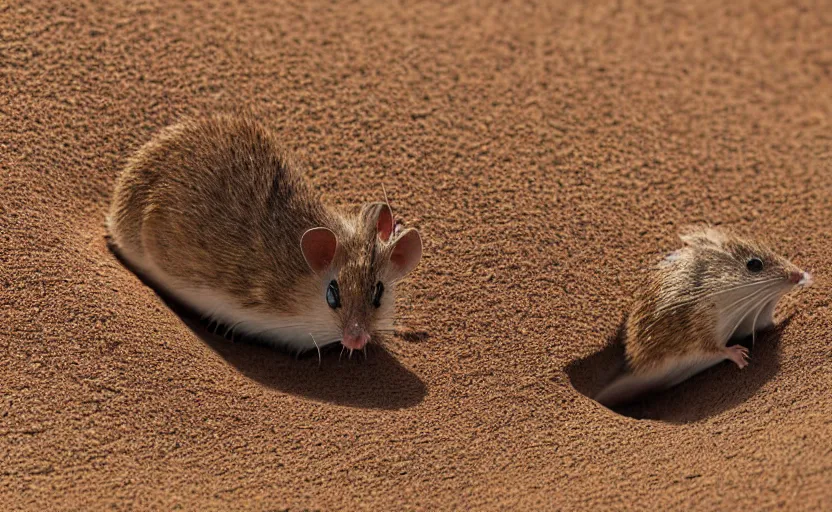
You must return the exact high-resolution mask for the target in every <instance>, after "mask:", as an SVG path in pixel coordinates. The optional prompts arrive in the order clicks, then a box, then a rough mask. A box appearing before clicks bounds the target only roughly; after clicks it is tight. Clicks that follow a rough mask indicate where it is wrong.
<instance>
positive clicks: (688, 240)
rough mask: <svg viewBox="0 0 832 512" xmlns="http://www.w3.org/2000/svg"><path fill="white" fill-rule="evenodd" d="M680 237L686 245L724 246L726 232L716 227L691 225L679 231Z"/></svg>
mask: <svg viewBox="0 0 832 512" xmlns="http://www.w3.org/2000/svg"><path fill="white" fill-rule="evenodd" d="M679 238H680V239H681V240H682V242H684V243H685V244H686V245H698V246H703V245H710V246H713V247H722V245H723V244H724V243H725V234H724V233H723V232H722V231H720V230H718V229H715V228H710V227H708V228H701V227H689V228H685V229H683V230H682V232H681V233H679Z"/></svg>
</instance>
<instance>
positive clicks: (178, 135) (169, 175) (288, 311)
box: [107, 115, 422, 352]
mask: <svg viewBox="0 0 832 512" xmlns="http://www.w3.org/2000/svg"><path fill="white" fill-rule="evenodd" d="M356 210H357V211H352V212H346V211H339V210H336V209H334V208H331V207H328V206H326V205H325V204H324V203H323V202H321V199H320V197H319V195H318V194H317V193H316V192H315V191H313V190H312V188H311V187H310V186H309V185H308V184H307V183H306V181H305V179H304V176H303V172H302V170H301V167H300V166H299V164H298V163H297V162H296V161H295V160H294V159H293V158H292V157H291V156H290V155H289V154H288V153H287V152H286V151H285V150H283V149H282V147H281V145H280V144H279V142H278V139H277V137H276V136H275V134H274V133H273V132H272V131H270V130H269V129H267V128H266V127H265V126H263V125H262V124H260V123H258V122H256V121H254V120H252V119H251V118H249V117H246V116H221V115H214V116H206V117H201V118H189V119H186V120H183V121H182V122H179V123H178V124H175V125H173V126H170V127H168V128H165V129H163V130H162V131H161V132H160V133H159V134H158V135H156V136H155V137H154V138H153V139H152V140H151V141H150V142H148V143H147V144H146V145H145V146H143V147H142V148H141V149H140V150H139V151H138V152H137V153H136V154H135V155H134V156H133V157H132V158H130V160H129V162H128V163H127V165H126V167H125V169H124V170H123V172H122V173H121V175H120V177H119V179H118V181H117V184H116V188H115V195H114V198H113V201H112V206H111V209H110V212H109V215H108V219H107V224H108V230H109V235H110V242H111V244H112V246H113V247H114V249H115V250H116V251H117V253H118V254H119V255H120V256H121V257H122V258H123V259H125V260H126V261H127V263H128V264H130V265H131V266H134V267H135V268H136V269H137V270H138V271H140V272H141V273H143V274H144V275H146V276H147V277H148V278H149V279H150V280H151V281H152V282H153V283H155V286H158V287H160V288H161V289H163V290H164V291H165V292H167V293H169V294H170V295H172V296H174V297H175V298H176V299H178V300H180V301H181V302H183V303H184V304H186V305H187V306H189V307H190V308H192V309H194V310H195V311H197V312H198V313H200V314H201V315H204V316H205V317H208V318H211V319H212V320H215V321H218V322H220V323H222V324H225V325H228V326H233V329H234V331H235V332H242V333H248V334H252V335H257V336H259V337H262V338H264V339H266V340H267V341H269V342H271V343H273V344H275V345H279V346H283V347H285V348H288V349H290V350H294V351H298V352H300V351H305V350H308V349H312V348H316V347H318V348H319V347H321V346H323V345H327V344H330V343H335V342H338V341H340V342H341V343H342V344H343V346H344V347H345V348H346V349H349V350H351V351H352V350H358V349H363V348H364V347H365V346H366V344H367V343H368V342H369V341H370V340H371V337H373V336H374V335H375V334H377V333H380V332H385V331H390V330H392V328H393V319H394V302H395V289H396V282H397V281H398V280H400V279H401V278H402V277H404V276H405V275H406V274H407V273H408V272H410V271H411V270H412V269H413V268H414V267H415V266H416V264H417V263H418V262H419V260H420V258H421V255H422V240H421V238H420V236H419V233H418V231H416V230H415V229H412V228H407V229H402V230H400V229H399V226H398V224H396V223H394V220H393V214H392V212H391V210H390V207H389V205H388V204H386V203H383V202H375V203H368V204H365V205H363V207H361V208H360V210H359V209H356Z"/></svg>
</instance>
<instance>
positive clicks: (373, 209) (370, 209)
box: [361, 203, 394, 242]
mask: <svg viewBox="0 0 832 512" xmlns="http://www.w3.org/2000/svg"><path fill="white" fill-rule="evenodd" d="M361 217H362V218H363V219H364V222H368V223H373V224H375V229H376V233H378V236H379V238H381V240H382V242H386V241H388V240H390V236H391V235H392V234H393V224H394V223H393V212H392V211H391V210H390V207H389V206H387V203H368V204H366V205H365V206H364V208H363V210H362V214H361Z"/></svg>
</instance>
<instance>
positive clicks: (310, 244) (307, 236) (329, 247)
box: [300, 228, 338, 274]
mask: <svg viewBox="0 0 832 512" xmlns="http://www.w3.org/2000/svg"><path fill="white" fill-rule="evenodd" d="M337 248H338V240H337V239H336V238H335V233H333V232H332V231H331V230H330V229H328V228H312V229H310V230H309V231H307V232H306V233H304V234H303V236H302V237H301V238H300V250H301V251H302V252H303V258H304V259H305V260H306V264H307V265H309V268H311V269H312V271H313V272H315V273H316V274H320V273H323V272H325V271H326V270H327V269H329V266H330V265H331V264H332V260H334V259H335V249H337Z"/></svg>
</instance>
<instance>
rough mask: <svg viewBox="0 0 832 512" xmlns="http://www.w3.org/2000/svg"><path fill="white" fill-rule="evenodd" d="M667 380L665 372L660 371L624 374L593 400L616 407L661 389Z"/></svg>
mask: <svg viewBox="0 0 832 512" xmlns="http://www.w3.org/2000/svg"><path fill="white" fill-rule="evenodd" d="M667 379H668V375H667V372H666V371H662V370H656V371H651V372H646V373H639V374H635V373H625V374H624V375H621V376H619V377H617V378H616V379H614V380H613V381H612V382H611V383H610V384H608V385H607V386H606V387H605V388H604V389H602V390H601V391H600V392H599V393H598V394H597V395H595V397H594V399H595V401H596V402H598V403H600V404H601V405H603V406H606V407H618V406H620V405H625V404H627V403H629V402H632V401H634V400H636V399H637V398H639V397H641V396H644V395H646V394H648V393H651V392H654V391H659V390H661V389H663V388H664V387H665V382H666V381H667Z"/></svg>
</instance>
